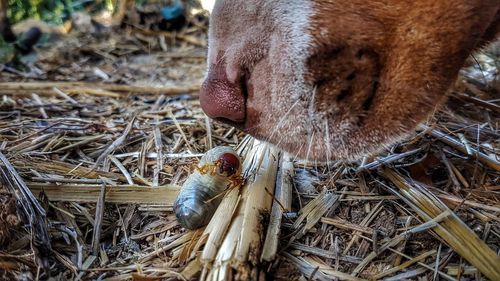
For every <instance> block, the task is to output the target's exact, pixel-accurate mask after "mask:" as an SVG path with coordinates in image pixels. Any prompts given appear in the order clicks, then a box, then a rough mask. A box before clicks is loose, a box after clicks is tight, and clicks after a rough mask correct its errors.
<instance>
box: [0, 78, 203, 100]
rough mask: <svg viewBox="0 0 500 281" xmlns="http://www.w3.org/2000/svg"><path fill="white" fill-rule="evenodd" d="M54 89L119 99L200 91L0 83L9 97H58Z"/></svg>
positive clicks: (76, 83) (193, 88) (95, 85)
mask: <svg viewBox="0 0 500 281" xmlns="http://www.w3.org/2000/svg"><path fill="white" fill-rule="evenodd" d="M54 88H57V89H59V90H60V91H64V92H65V93H66V94H72V93H74V94H79V93H85V94H90V95H97V96H110V97H120V96H121V94H120V93H122V94H130V93H140V94H155V95H178V94H183V93H192V92H196V91H198V90H199V89H200V87H199V86H198V85H195V86H187V87H179V86H177V87H175V86H172V87H150V86H134V85H120V84H104V83H92V82H90V83H88V82H24V81H23V82H22V83H19V82H0V89H1V90H0V93H2V94H7V93H8V94H11V95H31V93H32V91H35V90H36V91H37V94H39V95H60V92H57V91H54Z"/></svg>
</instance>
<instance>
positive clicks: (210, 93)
mask: <svg viewBox="0 0 500 281" xmlns="http://www.w3.org/2000/svg"><path fill="white" fill-rule="evenodd" d="M239 82H240V81H239V80H238V79H237V81H236V83H231V82H230V81H229V80H228V79H227V74H226V71H225V67H224V64H220V65H217V66H214V67H212V68H211V69H210V71H209V73H208V76H207V78H206V80H205V81H204V82H203V85H202V86H201V91H200V104H201V108H202V109H203V111H205V114H207V115H208V117H210V118H214V119H219V120H222V121H231V123H243V122H244V121H245V95H244V93H243V89H242V87H241V84H240V83H239Z"/></svg>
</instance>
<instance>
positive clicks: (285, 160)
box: [261, 153, 294, 262]
mask: <svg viewBox="0 0 500 281" xmlns="http://www.w3.org/2000/svg"><path fill="white" fill-rule="evenodd" d="M293 176H294V171H293V162H292V158H291V156H290V155H288V154H286V153H284V154H283V155H282V159H281V162H280V165H279V171H278V176H277V178H276V192H275V196H274V202H273V207H272V209H271V218H270V221H269V226H268V228H267V234H266V240H265V242H264V246H263V247H262V249H263V250H262V256H261V260H264V261H268V262H270V261H273V260H274V259H275V257H276V252H277V250H278V243H279V235H280V231H281V218H282V217H283V213H284V212H288V211H290V210H291V208H292V185H293Z"/></svg>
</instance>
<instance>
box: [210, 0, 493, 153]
mask: <svg viewBox="0 0 500 281" xmlns="http://www.w3.org/2000/svg"><path fill="white" fill-rule="evenodd" d="M499 7H500V2H499V1H498V0H438V1H436V0H350V1H338V0H268V1H266V0H219V1H217V2H216V4H215V7H214V10H213V13H212V17H211V23H210V29H209V53H208V65H209V69H208V74H207V77H206V80H205V82H204V84H203V87H202V90H201V93H200V102H201V105H202V107H203V109H204V110H205V112H206V113H207V115H209V116H210V117H212V118H216V119H220V120H223V121H226V122H228V123H230V124H233V125H235V126H237V127H240V128H242V129H243V130H245V131H246V132H248V133H250V134H252V135H254V136H256V137H257V138H260V139H264V140H266V141H269V142H271V143H274V144H276V145H277V146H279V147H281V148H283V149H285V150H287V151H289V152H291V153H293V154H296V155H298V156H300V157H303V158H311V159H317V160H331V159H353V158H358V157H360V156H362V155H366V154H367V153H372V152H375V151H377V150H379V149H380V148H381V147H382V146H383V145H385V144H390V143H393V142H395V141H397V140H398V139H400V138H401V137H403V136H405V135H406V134H407V133H408V132H411V131H412V130H413V129H414V128H415V127H416V125H417V124H418V123H419V122H421V121H423V120H424V119H425V118H426V117H427V116H428V115H429V114H430V113H431V112H433V110H435V109H436V107H437V106H439V105H440V104H442V102H443V101H444V98H445V93H446V91H447V89H448V88H449V86H450V85H451V83H452V82H453V81H454V79H456V77H457V74H458V71H459V69H460V68H461V66H462V65H463V63H464V61H465V60H466V58H467V56H468V55H469V54H470V53H471V52H472V51H473V50H474V49H475V48H478V47H481V46H482V45H484V44H485V43H486V42H489V41H491V40H493V39H494V38H495V36H497V35H498V33H499V29H500V27H499V26H500V10H499Z"/></svg>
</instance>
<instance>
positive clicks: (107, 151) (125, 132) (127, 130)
mask: <svg viewBox="0 0 500 281" xmlns="http://www.w3.org/2000/svg"><path fill="white" fill-rule="evenodd" d="M134 121H135V116H134V117H132V120H130V122H129V123H128V125H127V127H125V130H123V133H122V135H121V136H120V137H118V138H117V139H116V140H115V141H114V142H113V143H111V144H110V145H109V146H108V147H107V148H106V149H105V150H104V152H103V153H102V154H101V155H100V156H99V157H98V158H97V160H96V161H95V163H94V166H92V170H93V169H95V168H97V167H98V166H99V164H101V162H102V161H103V160H104V159H106V157H107V156H108V155H109V154H110V153H111V152H113V151H114V150H115V149H117V148H118V147H119V146H120V145H122V144H123V142H125V140H126V139H127V136H128V134H129V133H130V130H131V129H132V126H133V125H134Z"/></svg>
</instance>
